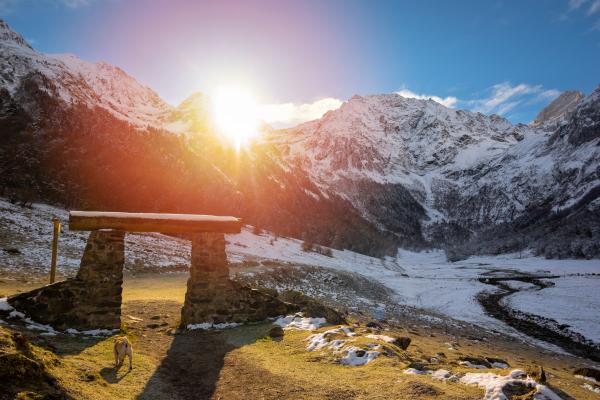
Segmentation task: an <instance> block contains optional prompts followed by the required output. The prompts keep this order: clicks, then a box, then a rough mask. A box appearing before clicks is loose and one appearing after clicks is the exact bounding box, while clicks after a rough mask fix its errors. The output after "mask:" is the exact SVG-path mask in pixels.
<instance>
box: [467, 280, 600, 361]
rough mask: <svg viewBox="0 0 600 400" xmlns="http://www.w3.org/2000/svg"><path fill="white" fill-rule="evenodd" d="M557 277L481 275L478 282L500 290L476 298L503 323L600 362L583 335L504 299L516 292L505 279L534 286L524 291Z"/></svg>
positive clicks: (599, 353) (599, 349)
mask: <svg viewBox="0 0 600 400" xmlns="http://www.w3.org/2000/svg"><path fill="white" fill-rule="evenodd" d="M557 278H560V277H559V276H548V275H545V276H534V275H519V276H503V277H481V278H479V281H480V282H481V283H484V284H487V285H493V286H495V287H496V288H498V289H500V290H497V291H493V292H487V291H485V292H481V293H479V294H478V295H477V301H478V302H479V304H481V306H482V307H483V309H484V310H485V312H486V313H487V314H488V315H490V316H491V317H494V318H496V319H498V320H500V321H503V322H505V323H506V324H507V325H509V326H511V327H512V328H515V329H517V330H518V331H520V332H522V333H524V334H526V335H528V336H531V337H534V338H536V339H540V340H543V341H545V342H548V343H551V344H554V345H556V346H559V347H561V348H562V349H564V350H565V351H567V352H569V353H571V354H573V355H576V356H579V357H583V358H587V359H589V360H593V361H600V347H599V346H598V345H597V344H595V343H593V342H592V341H590V340H588V339H586V338H585V337H584V336H583V335H581V334H579V333H577V332H573V331H572V330H570V329H569V327H568V326H567V325H564V324H560V323H558V322H557V321H555V320H553V319H551V318H546V317H542V316H539V315H535V314H530V313H526V312H523V311H519V310H515V309H513V308H511V307H509V306H508V305H507V302H506V301H502V300H503V299H504V298H506V297H508V296H511V295H513V294H515V293H517V292H519V291H521V290H520V289H515V288H514V287H511V286H509V285H508V284H507V282H508V281H519V282H524V283H529V284H532V285H535V288H530V289H525V290H543V289H545V288H548V287H551V286H554V283H553V282H551V281H548V279H557Z"/></svg>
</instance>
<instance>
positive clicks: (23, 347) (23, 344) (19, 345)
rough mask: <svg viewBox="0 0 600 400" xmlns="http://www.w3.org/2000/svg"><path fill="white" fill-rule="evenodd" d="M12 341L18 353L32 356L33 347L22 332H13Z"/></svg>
mask: <svg viewBox="0 0 600 400" xmlns="http://www.w3.org/2000/svg"><path fill="white" fill-rule="evenodd" d="M12 340H13V342H14V343H15V347H16V349H17V350H18V351H20V352H23V353H26V354H30V353H31V346H30V345H29V340H28V339H27V338H26V337H25V336H24V335H23V334H22V333H20V332H13V334H12Z"/></svg>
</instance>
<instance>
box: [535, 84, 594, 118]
mask: <svg viewBox="0 0 600 400" xmlns="http://www.w3.org/2000/svg"><path fill="white" fill-rule="evenodd" d="M584 97H585V95H584V94H583V93H582V92H578V91H574V90H567V91H565V92H562V93H561V94H560V96H558V97H557V98H556V99H554V100H553V101H552V103H550V104H548V106H546V107H545V108H544V109H543V110H542V111H540V113H539V114H538V115H537V117H535V119H534V120H533V125H534V126H538V125H543V124H547V123H556V122H559V121H560V120H561V119H562V118H563V117H564V116H566V115H567V114H569V113H571V112H572V111H573V110H574V109H575V107H577V105H578V104H579V103H580V102H581V100H583V98H584Z"/></svg>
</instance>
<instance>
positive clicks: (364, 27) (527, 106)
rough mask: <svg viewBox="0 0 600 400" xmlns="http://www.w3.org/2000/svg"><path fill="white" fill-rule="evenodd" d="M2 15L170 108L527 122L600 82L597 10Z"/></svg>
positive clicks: (411, 4)
mask: <svg viewBox="0 0 600 400" xmlns="http://www.w3.org/2000/svg"><path fill="white" fill-rule="evenodd" d="M0 15H1V16H2V18H4V19H5V20H6V21H7V22H8V23H9V24H10V25H11V26H12V27H13V28H14V29H16V30H17V31H19V32H20V33H21V34H22V35H23V36H24V37H25V38H26V39H28V40H29V41H30V42H31V43H32V45H33V46H34V47H35V48H36V49H38V50H40V51H42V52H49V53H67V52H68V53H74V54H76V55H77V56H79V57H81V58H83V59H86V60H89V61H100V60H102V61H106V62H109V63H111V64H114V65H117V66H119V67H121V68H123V69H124V70H125V71H127V72H128V73H130V74H131V75H133V76H134V77H135V78H136V79H138V80H139V81H140V82H142V83H144V84H146V85H148V86H150V87H152V88H153V89H155V90H156V91H157V92H158V93H159V94H160V95H161V96H162V97H163V98H165V99H166V100H167V101H169V102H170V103H172V104H177V103H178V102H180V101H181V100H183V99H184V98H185V97H187V96H188V95H189V94H191V93H192V92H195V91H210V89H211V86H212V85H215V84H217V83H219V84H220V83H226V82H228V81H239V82H242V83H244V84H245V85H246V86H250V87H251V88H252V90H253V91H254V92H255V93H257V94H258V96H259V98H260V100H261V101H262V102H264V103H270V104H271V103H272V104H282V103H293V104H292V105H293V106H295V107H300V106H302V107H305V109H307V108H306V107H308V109H310V107H311V106H314V104H313V102H315V101H318V100H322V99H324V98H327V99H329V100H331V101H329V102H325V103H327V104H335V102H334V101H333V100H334V99H341V100H345V99H348V98H349V97H351V96H352V95H354V94H361V95H366V94H374V93H389V92H398V91H402V93H404V94H405V95H409V96H418V95H424V96H437V98H439V101H441V102H443V103H444V104H446V105H449V106H452V107H457V108H468V109H471V110H477V111H482V112H485V113H499V114H501V115H503V116H505V117H507V118H509V119H510V120H512V121H513V122H529V121H531V120H532V119H533V117H534V116H535V114H536V113H537V112H538V111H539V109H541V108H542V107H543V106H544V105H545V104H547V103H548V102H549V101H551V99H552V98H553V97H554V96H556V95H557V93H559V92H560V91H563V90H568V89H575V90H581V91H583V92H585V93H586V94H589V93H590V92H591V91H592V90H594V89H595V88H596V87H597V86H598V84H600V74H599V71H600V0H570V1H569V0H536V1H532V0H523V1H516V0H515V1H484V0H478V1H475V0H474V1H424V0H421V1H416V0H415V1H390V2H386V1H383V0H381V1H351V0H348V1H343V0H339V1H337V0H327V1H316V0H304V1H295V2H292V1H259V0H253V1H243V2H242V1H240V2H234V1H220V2H202V1H182V0H171V1H167V0H0ZM321 103H323V102H322V101H321ZM288 105H289V104H288ZM315 107H317V106H315ZM317 108H318V107H317ZM313 111H314V110H313ZM317 111H318V110H317Z"/></svg>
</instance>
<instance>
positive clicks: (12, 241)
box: [0, 199, 600, 342]
mask: <svg viewBox="0 0 600 400" xmlns="http://www.w3.org/2000/svg"><path fill="white" fill-rule="evenodd" d="M53 216H57V217H59V218H60V219H61V220H62V221H63V223H65V224H66V220H67V218H68V213H67V211H66V210H64V209H61V208H57V207H51V206H48V205H44V204H34V205H33V207H32V208H23V207H19V206H15V205H13V204H10V203H8V202H6V201H4V200H2V199H0V271H1V273H2V274H3V275H4V276H10V275H11V274H13V273H14V274H16V275H21V276H22V275H23V274H24V275H29V274H32V273H36V274H47V273H48V268H49V267H48V266H49V261H50V248H51V240H52V222H51V220H52V217H53ZM86 238H87V233H86V232H70V231H69V230H68V228H67V226H65V227H64V229H63V233H62V234H61V236H60V240H59V258H58V269H59V271H60V272H61V273H62V274H64V275H67V276H72V275H74V274H75V273H76V271H77V268H78V266H79V261H80V259H81V256H82V254H83V249H84V247H85V241H86ZM226 240H227V256H228V260H229V262H230V263H232V264H233V265H238V266H239V267H240V268H239V271H241V273H243V271H244V269H245V268H244V266H247V267H248V268H247V269H248V271H249V273H252V272H253V271H256V270H257V269H259V270H260V269H261V268H263V267H268V268H277V265H280V266H285V268H297V269H299V270H303V269H305V268H308V269H310V268H312V267H321V268H325V270H324V271H327V270H329V271H338V272H343V273H351V274H358V275H360V276H362V277H364V278H366V279H368V280H370V281H372V282H375V283H377V284H380V285H383V286H384V287H386V288H388V289H390V290H391V291H392V293H393V300H394V301H395V302H396V303H397V304H401V305H409V306H414V307H417V308H419V309H424V310H427V311H429V312H432V313H433V314H434V315H442V316H448V317H451V318H454V319H457V320H460V321H465V322H468V323H475V324H478V325H480V326H483V327H485V328H487V329H495V330H498V331H502V332H506V333H509V334H513V335H518V336H519V337H522V335H520V334H517V332H516V331H514V330H513V329H512V328H509V327H508V326H506V325H505V324H504V323H503V322H500V321H498V320H496V319H494V318H491V317H489V316H488V315H486V314H485V312H484V310H483V309H482V307H481V306H480V305H479V303H478V302H477V300H476V298H475V297H476V295H477V294H478V293H480V292H483V291H493V290H495V289H494V287H493V286H490V285H487V284H484V283H482V282H481V281H480V280H479V278H481V277H511V276H520V275H522V274H532V275H536V276H548V277H550V276H552V278H548V279H547V280H548V281H552V282H554V283H555V286H554V287H549V288H545V289H543V290H535V291H531V290H529V289H531V285H528V284H524V283H523V282H519V281H510V284H509V286H511V287H515V288H518V289H519V290H521V291H520V292H518V293H515V294H513V295H511V296H509V297H508V303H509V304H510V306H512V307H514V308H517V309H520V310H523V311H527V312H530V313H533V314H536V315H540V316H544V317H548V318H553V319H555V320H556V321H558V322H559V323H564V324H569V325H570V326H571V330H572V331H574V332H578V333H581V334H583V335H584V336H585V337H587V338H588V339H591V340H594V341H596V342H600V324H599V321H598V319H597V318H596V315H597V308H598V306H599V305H600V293H599V292H598V291H597V290H595V289H596V287H597V284H598V279H599V276H600V261H598V260H545V259H543V258H539V257H533V256H531V255H530V254H507V255H503V256H495V257H491V256H489V257H484V256H479V257H471V258H469V259H467V260H464V261H459V262H456V263H449V262H447V261H446V257H445V254H444V253H443V252H442V251H429V252H419V253H417V252H410V251H405V250H400V251H399V252H398V254H397V256H396V257H386V258H385V259H378V258H373V257H368V256H364V255H361V254H358V253H353V252H351V251H338V250H333V251H332V257H328V256H325V255H322V254H318V253H315V252H305V251H303V250H302V246H301V245H302V242H301V241H299V240H295V239H290V238H284V237H277V236H274V235H272V234H271V233H269V232H264V233H261V234H260V235H256V234H254V233H253V232H252V229H250V228H249V227H246V228H244V229H243V230H242V232H241V233H240V234H237V235H226ZM15 250H17V251H15ZM125 251H126V255H125V258H126V268H128V269H130V270H134V271H145V270H152V271H185V270H186V267H187V266H189V263H190V252H191V246H190V242H189V241H187V240H183V239H178V238H173V237H170V236H165V235H160V234H128V235H126V243H125ZM273 262H275V263H273ZM274 265H275V267H273V266H274ZM275 274H277V272H275ZM556 276H558V278H556ZM303 284H304V285H305V286H304V287H303V290H305V291H306V292H307V293H312V291H313V290H312V288H311V287H310V286H307V285H309V282H308V281H303ZM330 286H331V285H330ZM331 287H333V286H331ZM329 295H330V296H332V297H335V296H336V294H335V293H329ZM430 318H434V317H430ZM434 319H435V318H434Z"/></svg>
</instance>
